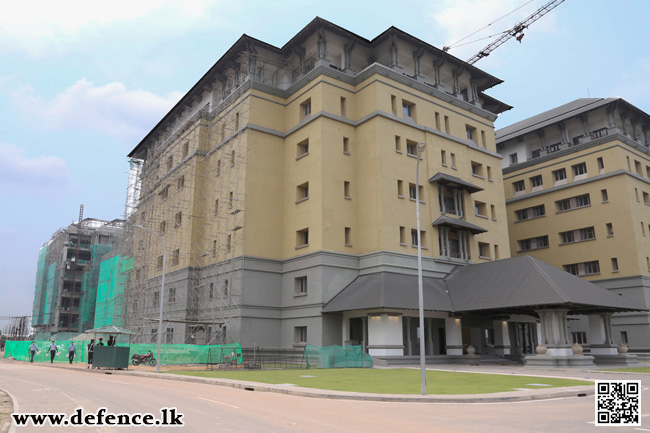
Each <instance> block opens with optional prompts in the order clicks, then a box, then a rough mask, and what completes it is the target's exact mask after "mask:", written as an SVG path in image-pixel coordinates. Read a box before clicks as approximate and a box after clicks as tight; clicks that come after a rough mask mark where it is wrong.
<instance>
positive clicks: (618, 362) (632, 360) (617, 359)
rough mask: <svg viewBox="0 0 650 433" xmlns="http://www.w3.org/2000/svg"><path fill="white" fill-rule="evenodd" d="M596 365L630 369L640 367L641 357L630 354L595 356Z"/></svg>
mask: <svg viewBox="0 0 650 433" xmlns="http://www.w3.org/2000/svg"><path fill="white" fill-rule="evenodd" d="M594 358H595V359H594V363H595V364H596V365H597V366H599V367H600V366H603V365H607V366H614V367H616V366H623V367H626V366H629V367H638V366H639V365H640V364H639V357H638V355H633V354H629V353H625V354H618V355H594Z"/></svg>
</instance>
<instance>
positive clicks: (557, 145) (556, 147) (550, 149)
mask: <svg viewBox="0 0 650 433" xmlns="http://www.w3.org/2000/svg"><path fill="white" fill-rule="evenodd" d="M559 150H560V143H555V144H551V145H550V146H549V147H548V152H549V153H553V152H558V151H559Z"/></svg>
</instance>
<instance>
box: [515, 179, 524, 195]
mask: <svg viewBox="0 0 650 433" xmlns="http://www.w3.org/2000/svg"><path fill="white" fill-rule="evenodd" d="M512 186H513V187H514V188H515V193H517V192H525V191H526V184H525V183H524V181H523V180H518V181H517V182H513V183H512Z"/></svg>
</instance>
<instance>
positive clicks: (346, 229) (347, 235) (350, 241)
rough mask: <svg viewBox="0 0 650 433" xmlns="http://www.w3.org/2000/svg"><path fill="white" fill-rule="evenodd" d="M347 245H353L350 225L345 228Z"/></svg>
mask: <svg viewBox="0 0 650 433" xmlns="http://www.w3.org/2000/svg"><path fill="white" fill-rule="evenodd" d="M345 246H346V247H351V246H352V229H351V228H350V227H346V228H345Z"/></svg>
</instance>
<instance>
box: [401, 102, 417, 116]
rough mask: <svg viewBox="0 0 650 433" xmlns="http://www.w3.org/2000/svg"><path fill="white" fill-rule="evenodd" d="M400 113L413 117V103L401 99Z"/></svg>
mask: <svg viewBox="0 0 650 433" xmlns="http://www.w3.org/2000/svg"><path fill="white" fill-rule="evenodd" d="M402 115H403V116H404V117H411V118H415V104H413V103H411V102H408V101H404V100H403V101H402Z"/></svg>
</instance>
